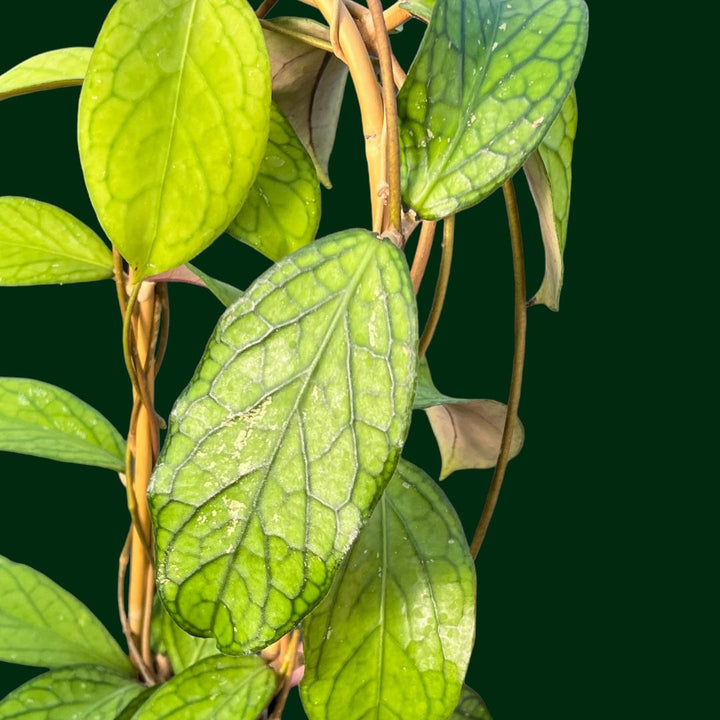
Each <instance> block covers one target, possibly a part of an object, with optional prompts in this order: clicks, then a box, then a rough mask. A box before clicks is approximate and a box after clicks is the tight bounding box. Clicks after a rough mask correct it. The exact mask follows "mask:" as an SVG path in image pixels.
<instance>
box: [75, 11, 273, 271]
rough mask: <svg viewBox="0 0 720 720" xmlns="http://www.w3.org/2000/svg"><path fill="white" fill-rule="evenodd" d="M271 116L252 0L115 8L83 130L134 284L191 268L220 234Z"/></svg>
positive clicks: (95, 60) (102, 207)
mask: <svg viewBox="0 0 720 720" xmlns="http://www.w3.org/2000/svg"><path fill="white" fill-rule="evenodd" d="M228 68H232V71H228ZM269 113H270V66H269V62H268V58H267V53H266V51H265V47H264V44H263V39H262V32H261V30H260V26H259V24H258V22H257V19H256V18H255V15H254V13H253V11H252V8H250V6H249V5H248V3H247V2H245V0H145V1H144V2H141V3H140V2H136V0H119V2H117V3H116V4H115V5H114V6H113V8H112V10H111V11H110V13H109V14H108V16H107V18H106V20H105V23H104V25H103V28H102V30H101V31H100V35H99V36H98V39H97V43H96V45H95V50H94V52H93V55H92V58H91V60H90V65H89V67H88V71H87V76H86V79H85V82H84V83H83V88H82V92H81V94H80V106H79V110H78V137H79V148H80V158H81V161H82V167H83V172H84V175H85V182H86V184H87V187H88V191H89V194H90V199H91V200H92V203H93V206H94V208H95V211H96V213H97V215H98V218H99V220H100V222H101V224H102V225H103V228H104V229H105V231H106V232H107V234H108V236H109V237H110V239H111V240H112V242H113V243H114V244H115V245H116V247H117V248H118V250H119V251H120V253H121V254H122V255H123V257H124V258H125V259H126V260H127V261H128V262H129V263H130V265H131V266H132V267H133V268H135V270H136V279H142V278H144V277H148V276H150V275H156V274H158V273H160V272H163V271H164V270H169V269H170V268H173V267H176V266H178V265H182V264H184V263H185V262H187V261H188V260H190V259H192V258H193V257H194V256H195V255H197V254H198V253H199V252H200V251H201V250H203V249H204V248H206V247H207V246H208V245H209V244H210V243H211V242H213V240H215V238H216V237H218V235H220V234H221V233H222V232H223V231H224V230H225V228H226V227H227V226H228V224H229V223H230V222H231V220H232V219H233V218H234V217H235V216H236V215H237V213H238V212H239V210H240V207H241V205H242V203H243V201H244V200H245V197H246V196H247V193H248V191H249V189H250V186H251V185H252V183H253V181H254V179H255V175H256V174H257V171H258V168H259V167H260V162H261V161H262V158H263V154H264V152H265V143H266V141H267V133H268V124H269ZM200 148H202V152H201V153H200V152H199V149H200Z"/></svg>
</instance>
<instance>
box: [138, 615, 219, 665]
mask: <svg viewBox="0 0 720 720" xmlns="http://www.w3.org/2000/svg"><path fill="white" fill-rule="evenodd" d="M152 630H153V650H155V651H156V652H160V653H164V654H165V655H167V656H168V658H170V663H171V664H172V668H173V672H174V673H175V674H176V675H177V674H178V673H181V672H182V671H183V670H185V669H187V668H189V667H190V666H191V665H194V664H195V663H196V662H198V660H202V659H203V658H206V657H209V656H210V655H216V654H217V649H216V647H215V641H214V640H211V639H207V638H199V637H195V636H194V635H188V634H187V633H186V632H185V631H184V630H183V629H182V628H181V627H180V626H179V625H178V624H177V623H176V622H175V621H174V620H173V619H172V618H171V617H170V615H168V612H167V610H165V607H164V606H163V604H162V603H161V602H159V601H158V602H157V603H156V611H154V612H153V624H152Z"/></svg>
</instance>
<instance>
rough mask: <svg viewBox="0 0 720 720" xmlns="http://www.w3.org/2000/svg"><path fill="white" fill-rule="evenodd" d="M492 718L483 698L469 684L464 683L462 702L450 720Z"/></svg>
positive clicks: (488, 719) (484, 719)
mask: <svg viewBox="0 0 720 720" xmlns="http://www.w3.org/2000/svg"><path fill="white" fill-rule="evenodd" d="M466 718H467V720H492V717H490V713H489V712H488V710H487V708H486V707H485V703H484V702H483V699H482V698H481V697H480V696H479V695H478V694H477V693H476V692H475V691H474V690H471V689H470V688H469V687H468V686H467V685H463V689H462V694H461V695H460V702H459V703H458V706H457V708H455V712H454V713H453V714H452V715H451V716H450V720H465V719H466Z"/></svg>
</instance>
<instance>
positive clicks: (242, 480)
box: [150, 230, 417, 653]
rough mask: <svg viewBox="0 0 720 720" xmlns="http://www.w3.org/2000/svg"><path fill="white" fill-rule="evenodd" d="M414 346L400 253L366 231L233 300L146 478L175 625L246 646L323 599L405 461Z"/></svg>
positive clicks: (309, 254) (304, 255) (330, 243)
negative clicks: (399, 464) (401, 459)
mask: <svg viewBox="0 0 720 720" xmlns="http://www.w3.org/2000/svg"><path fill="white" fill-rule="evenodd" d="M416 353H417V310H416V307H415V300H414V296H413V292H412V285H411V282H410V277H409V272H408V269H407V264H406V262H405V257H404V255H403V254H402V253H401V252H400V251H398V250H397V248H395V247H394V246H393V245H392V244H390V243H388V242H386V241H383V240H380V239H378V238H377V237H376V236H375V235H373V234H371V233H369V232H367V231H365V230H349V231H347V232H344V233H339V234H337V235H333V236H330V237H327V238H325V239H323V240H318V241H316V242H314V243H312V244H311V245H308V246H306V247H304V248H301V249H300V250H298V251H297V252H295V253H293V254H292V255H289V256H288V257H286V258H284V259H283V260H281V261H280V262H279V263H277V264H276V265H275V266H273V267H272V268H270V270H269V271H268V272H267V273H265V274H264V275H262V276H261V277H260V278H258V280H257V281H256V282H255V283H254V284H253V285H252V286H251V287H250V288H249V289H248V290H247V292H246V293H245V294H244V295H243V296H242V297H241V298H240V299H239V300H238V301H237V302H236V303H235V304H234V305H232V306H230V308H228V310H227V311H226V312H225V314H224V315H223V316H222V318H221V319H220V322H219V323H218V326H217V328H216V329H215V332H214V334H213V337H212V338H211V340H210V343H209V345H208V348H207V350H206V353H205V357H204V358H203V361H202V362H201V364H200V366H199V367H198V369H197V371H196V373H195V376H194V377H193V379H192V381H191V383H190V385H189V387H188V388H187V389H186V390H185V392H184V393H183V395H182V396H181V397H180V399H179V400H178V402H177V404H176V406H175V408H174V409H173V412H172V414H171V417H170V425H169V431H168V441H167V443H166V446H165V448H164V451H163V453H162V456H161V458H160V461H159V463H158V466H157V468H156V470H155V473H154V476H153V480H152V483H151V487H150V504H151V508H152V512H153V518H154V522H155V529H156V536H157V555H158V587H159V590H160V593H161V594H162V596H163V600H164V602H165V605H166V607H167V608H168V610H169V612H170V613H171V615H173V617H174V618H175V620H176V621H177V622H178V623H179V624H180V625H182V626H183V627H184V628H185V629H187V630H188V631H190V632H192V633H194V634H197V635H203V636H209V635H211V634H212V635H214V636H215V637H216V638H217V641H218V645H219V647H220V648H221V649H223V650H225V651H226V652H230V653H242V652H248V651H251V650H256V649H259V648H261V647H265V646H266V645H268V644H269V643H270V642H272V641H273V640H275V639H277V638H279V637H280V636H282V635H283V634H284V633H285V632H286V631H287V630H289V629H290V628H292V627H293V626H294V625H295V624H296V623H297V622H298V621H299V619H300V618H301V617H303V615H304V614H305V613H307V612H308V611H309V610H310V609H311V608H312V607H313V606H314V605H315V604H317V603H318V602H319V601H320V599H321V597H322V596H323V594H324V593H325V591H326V590H327V588H328V587H329V585H330V582H331V581H332V577H333V575H334V573H335V571H336V569H337V567H338V565H339V563H340V561H341V560H342V558H343V556H344V555H345V553H346V552H347V550H348V548H349V547H350V545H351V544H352V542H353V540H354V539H355V537H356V535H357V533H358V531H359V529H360V526H361V525H362V524H363V522H364V521H365V519H366V518H367V517H368V516H369V514H370V511H371V510H372V507H373V505H374V504H375V502H376V501H377V498H378V496H379V495H380V493H381V492H382V489H383V487H384V486H385V484H386V482H387V481H388V479H389V478H390V476H391V475H392V472H393V470H394V468H395V465H396V463H397V460H398V457H399V453H400V448H401V447H402V445H403V443H404V440H405V436H406V433H407V428H408V425H409V421H410V414H411V406H412V395H413V389H414V383H415V369H416Z"/></svg>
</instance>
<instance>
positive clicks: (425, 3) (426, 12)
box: [399, 0, 435, 23]
mask: <svg viewBox="0 0 720 720" xmlns="http://www.w3.org/2000/svg"><path fill="white" fill-rule="evenodd" d="M399 5H400V7H401V8H402V9H403V10H407V11H408V12H409V13H410V14H411V15H414V16H415V17H417V18H420V19H421V20H423V21H424V22H426V23H429V22H430V18H431V16H432V11H433V8H434V7H435V0H400V3H399Z"/></svg>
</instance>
